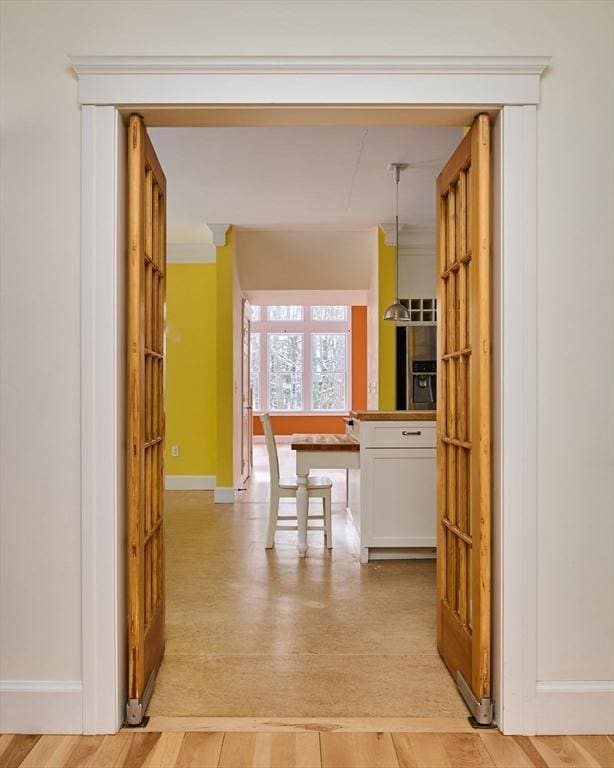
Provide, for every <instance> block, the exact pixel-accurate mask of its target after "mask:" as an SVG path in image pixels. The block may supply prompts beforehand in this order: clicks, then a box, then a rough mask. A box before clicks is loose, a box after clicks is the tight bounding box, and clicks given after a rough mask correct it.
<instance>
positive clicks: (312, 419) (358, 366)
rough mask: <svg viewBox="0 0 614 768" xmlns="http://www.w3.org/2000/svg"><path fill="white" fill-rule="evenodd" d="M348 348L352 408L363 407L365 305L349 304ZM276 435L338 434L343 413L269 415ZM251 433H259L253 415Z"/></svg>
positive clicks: (340, 431) (365, 380) (365, 382)
mask: <svg viewBox="0 0 614 768" xmlns="http://www.w3.org/2000/svg"><path fill="white" fill-rule="evenodd" d="M351 310H352V314H351V324H350V349H351V355H352V385H351V386H352V409H353V410H364V409H365V408H366V407H367V308H366V307H351ZM271 422H272V426H273V432H274V433H275V434H276V435H294V434H309V433H312V432H321V433H324V434H332V435H337V434H340V433H341V434H342V433H343V432H345V422H344V421H343V416H291V415H286V414H284V415H278V416H275V415H273V414H272V415H271ZM254 434H255V435H262V434H264V433H263V431H262V422H261V421H260V418H259V417H258V416H254Z"/></svg>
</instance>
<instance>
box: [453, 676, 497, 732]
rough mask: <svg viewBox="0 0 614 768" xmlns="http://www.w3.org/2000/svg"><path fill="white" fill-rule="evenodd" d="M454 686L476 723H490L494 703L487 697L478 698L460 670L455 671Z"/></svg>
mask: <svg viewBox="0 0 614 768" xmlns="http://www.w3.org/2000/svg"><path fill="white" fill-rule="evenodd" d="M456 687H457V688H458V691H459V693H460V695H461V696H462V697H463V700H464V702H465V704H466V705H467V706H468V707H469V711H470V712H471V714H472V715H473V717H474V718H475V721H476V723H477V724H478V725H490V724H491V723H492V721H493V717H494V703H493V700H492V699H491V698H490V697H489V698H482V699H478V698H477V696H476V695H475V694H474V692H473V691H472V690H471V688H470V687H469V684H468V683H467V681H466V680H465V678H464V677H463V675H462V673H461V672H460V671H457V673H456Z"/></svg>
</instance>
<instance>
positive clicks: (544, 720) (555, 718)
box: [535, 680, 614, 735]
mask: <svg viewBox="0 0 614 768" xmlns="http://www.w3.org/2000/svg"><path fill="white" fill-rule="evenodd" d="M535 714H536V718H535V729H536V731H537V733H538V734H552V735H559V734H569V735H573V734H582V733H614V680H542V681H540V682H538V683H537V696H536V713H535Z"/></svg>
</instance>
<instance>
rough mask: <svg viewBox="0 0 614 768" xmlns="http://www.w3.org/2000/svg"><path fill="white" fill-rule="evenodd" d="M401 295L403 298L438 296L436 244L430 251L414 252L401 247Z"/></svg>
mask: <svg viewBox="0 0 614 768" xmlns="http://www.w3.org/2000/svg"><path fill="white" fill-rule="evenodd" d="M399 296H400V297H401V298H402V299H429V298H434V297H435V296H437V285H436V281H435V247H434V246H433V250H432V251H430V252H418V253H412V252H408V251H404V250H403V249H402V248H400V249H399Z"/></svg>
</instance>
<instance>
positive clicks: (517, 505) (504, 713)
mask: <svg viewBox="0 0 614 768" xmlns="http://www.w3.org/2000/svg"><path fill="white" fill-rule="evenodd" d="M536 112H537V111H536V108H535V107H534V106H524V107H504V109H503V114H502V116H501V120H502V129H501V130H502V135H501V147H500V150H501V164H500V173H501V180H500V183H501V189H500V195H501V233H500V238H501V239H500V248H501V291H502V293H501V318H500V322H501V370H500V388H501V423H500V424H499V425H498V427H499V434H500V445H501V457H500V462H501V464H500V473H501V488H500V503H501V507H502V520H501V531H500V541H499V543H498V546H499V552H500V563H499V568H500V578H501V585H502V587H501V592H502V594H501V604H502V607H501V610H502V621H501V624H502V636H501V650H500V652H501V658H500V663H501V668H502V673H501V686H502V690H503V701H501V702H498V706H499V715H498V718H499V724H500V727H501V730H502V731H503V732H504V733H513V734H531V733H535V727H536V721H535V684H536V680H537V156H536V149H537V114H536ZM495 343H496V341H495Z"/></svg>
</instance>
